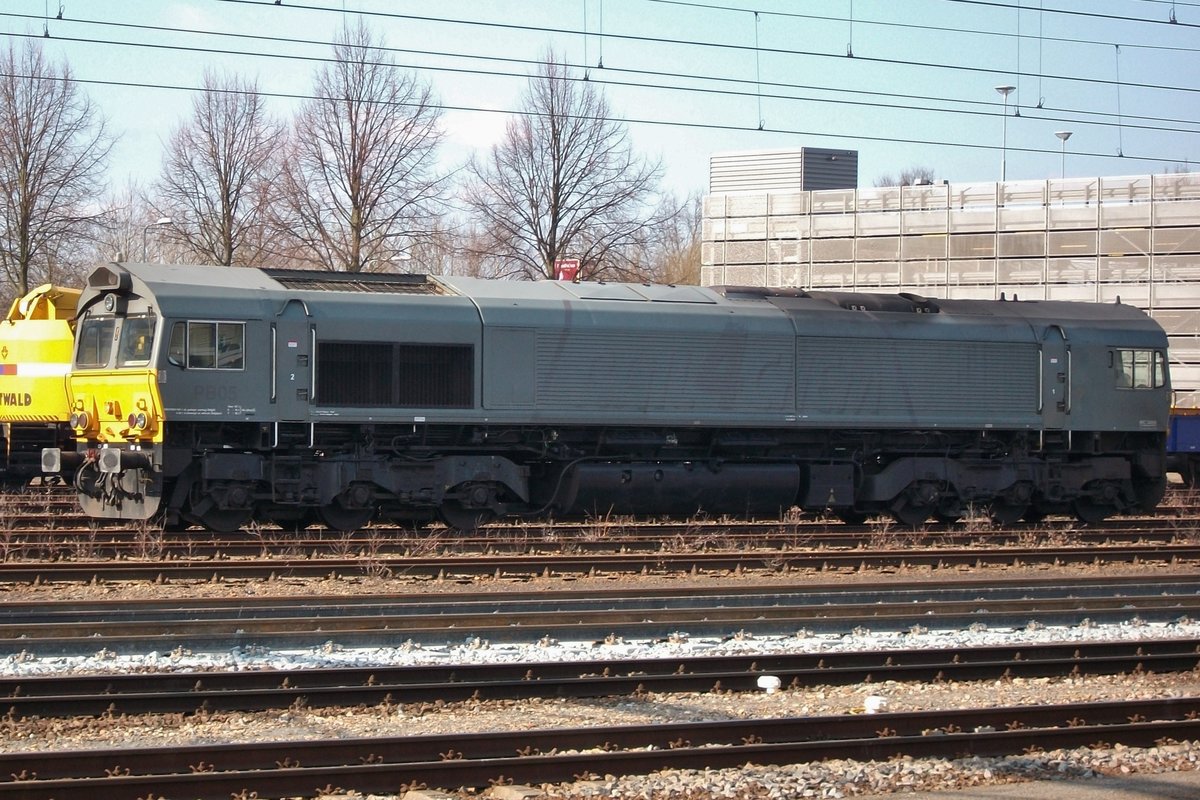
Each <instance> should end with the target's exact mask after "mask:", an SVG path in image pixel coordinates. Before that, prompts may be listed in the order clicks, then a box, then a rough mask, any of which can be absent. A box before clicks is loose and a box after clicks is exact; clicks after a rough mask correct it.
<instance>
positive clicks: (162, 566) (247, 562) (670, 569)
mask: <svg viewBox="0 0 1200 800" xmlns="http://www.w3.org/2000/svg"><path fill="white" fill-rule="evenodd" d="M1197 561H1200V544H1159V543H1155V542H1148V543H1143V544H1124V545H1120V544H1117V545H1108V546H1104V547H1100V546H1096V547H1083V546H1061V545H1060V546H1049V545H1041V546H1038V545H1034V546H975V547H925V548H918V547H906V546H903V545H898V546H895V545H894V546H890V547H887V548H884V549H875V548H865V547H864V548H857V549H846V550H833V549H810V548H801V549H790V548H784V549H762V550H757V549H741V550H733V549H724V548H722V549H720V550H716V551H712V552H708V551H686V550H677V549H672V550H667V551H653V552H649V551H647V552H642V551H625V552H598V553H576V552H555V553H532V554H507V555H506V554H464V553H455V554H452V555H451V554H444V555H433V556H417V555H400V556H392V555H388V554H386V553H381V552H378V551H374V550H369V551H365V552H359V553H357V554H355V555H353V556H349V557H347V556H344V555H338V556H321V555H316V556H314V557H311V558H298V557H293V556H291V555H286V556H267V557H261V556H256V557H246V558H240V559H239V558H230V559H227V558H216V557H214V558H178V559H173V560H172V559H167V560H160V558H159V557H157V556H154V557H142V558H138V559H136V560H135V559H115V560H113V559H105V560H94V559H93V560H78V561H74V560H70V561H5V562H0V583H7V584H14V585H16V584H29V585H34V584H43V583H100V582H107V581H146V582H153V583H157V584H165V583H179V582H197V581H207V582H215V581H227V580H254V581H271V580H274V579H281V578H289V579H322V578H328V579H342V578H354V577H387V578H399V577H405V578H409V579H413V580H423V581H430V580H465V581H472V580H478V579H482V578H495V579H512V580H530V579H533V578H538V577H545V578H548V577H580V576H619V575H658V576H668V575H718V576H720V575H728V574H740V573H755V574H760V575H779V574H789V573H794V572H796V573H814V572H815V573H821V572H827V571H846V570H850V571H867V570H880V569H905V568H913V567H924V568H930V569H946V570H949V569H958V568H985V567H1027V566H1034V565H1044V566H1064V565H1092V566H1109V565H1116V564H1146V563H1154V564H1192V563H1196V562H1197Z"/></svg>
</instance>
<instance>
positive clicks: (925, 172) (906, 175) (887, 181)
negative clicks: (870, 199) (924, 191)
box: [875, 167, 937, 187]
mask: <svg viewBox="0 0 1200 800" xmlns="http://www.w3.org/2000/svg"><path fill="white" fill-rule="evenodd" d="M936 174H937V173H936V172H934V170H933V167H908V168H907V169H904V170H901V171H900V175H899V177H897V176H895V175H890V174H889V175H880V176H879V177H878V178H876V179H875V185H876V186H881V187H882V186H920V185H921V184H928V183H933V179H934V176H935V175H936Z"/></svg>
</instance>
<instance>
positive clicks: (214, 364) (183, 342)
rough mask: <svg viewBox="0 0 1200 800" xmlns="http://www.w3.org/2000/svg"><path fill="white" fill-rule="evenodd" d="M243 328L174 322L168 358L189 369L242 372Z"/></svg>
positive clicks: (244, 347)
mask: <svg viewBox="0 0 1200 800" xmlns="http://www.w3.org/2000/svg"><path fill="white" fill-rule="evenodd" d="M245 350H246V326H245V325H244V324H243V323H241V322H176V323H175V325H174V326H173V327H172V328H171V341H170V344H169V345H168V346H167V356H168V358H169V359H170V361H171V363H173V364H182V365H186V366H187V368H188V369H239V370H240V369H244V368H245V366H246V364H245Z"/></svg>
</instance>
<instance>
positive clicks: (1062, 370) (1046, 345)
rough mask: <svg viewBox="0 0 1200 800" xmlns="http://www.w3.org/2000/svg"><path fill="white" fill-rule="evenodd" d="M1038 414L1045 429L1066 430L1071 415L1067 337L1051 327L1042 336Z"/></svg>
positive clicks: (1058, 329)
mask: <svg viewBox="0 0 1200 800" xmlns="http://www.w3.org/2000/svg"><path fill="white" fill-rule="evenodd" d="M1041 369H1042V373H1041V380H1040V381H1039V383H1040V384H1041V389H1042V396H1041V409H1040V410H1041V414H1042V426H1043V428H1045V429H1047V430H1061V429H1062V428H1064V427H1066V424H1067V415H1068V414H1070V413H1071V348H1070V346H1069V345H1068V344H1067V334H1066V332H1065V331H1063V329H1062V328H1060V327H1059V326H1058V325H1051V326H1050V327H1048V328H1047V329H1046V332H1045V333H1044V334H1043V335H1042V365H1041Z"/></svg>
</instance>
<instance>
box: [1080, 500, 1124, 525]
mask: <svg viewBox="0 0 1200 800" xmlns="http://www.w3.org/2000/svg"><path fill="white" fill-rule="evenodd" d="M1114 510H1115V509H1114V508H1113V507H1112V506H1111V505H1108V504H1107V503H1097V502H1096V501H1094V500H1090V499H1088V498H1086V497H1081V498H1080V499H1078V500H1076V501H1075V503H1074V511H1075V517H1076V518H1077V519H1078V520H1079V521H1080V522H1087V523H1094V522H1103V521H1104V520H1106V519H1107V518H1108V517H1109V516H1110V515H1111V514H1112V513H1113V511H1114Z"/></svg>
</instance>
